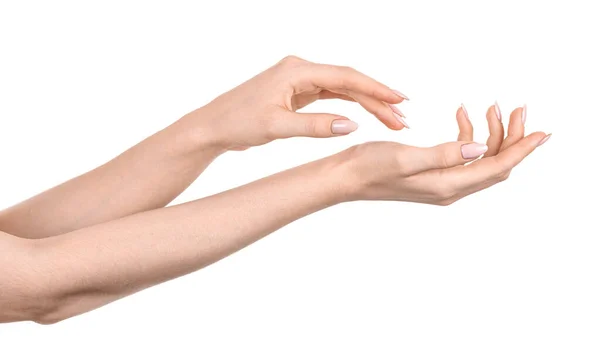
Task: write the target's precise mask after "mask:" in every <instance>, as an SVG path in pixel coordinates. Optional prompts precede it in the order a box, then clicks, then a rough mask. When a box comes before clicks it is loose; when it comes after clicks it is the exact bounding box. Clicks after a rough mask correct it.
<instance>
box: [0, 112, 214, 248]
mask: <svg viewBox="0 0 600 346" xmlns="http://www.w3.org/2000/svg"><path fill="white" fill-rule="evenodd" d="M186 121H187V119H186V118H185V117H184V118H182V119H181V120H180V121H178V122H176V123H174V124H173V125H171V126H169V127H167V128H166V129H164V130H162V131H160V132H158V133H156V134H154V135H153V136H151V137H149V138H147V139H145V140H144V141H142V142H140V143H139V144H137V145H136V146H134V147H132V148H131V149H129V150H127V151H126V152H124V153H123V154H121V155H119V156H118V157H116V158H115V159H113V160H112V161H110V162H108V163H106V164H104V165H102V166H100V167H98V168H96V169H94V170H92V171H90V172H88V173H86V174H83V175H81V176H79V177H77V178H74V179H72V180H70V181H67V182H65V183H63V184H61V185H59V186H57V187H54V188H52V189H50V190H48V191H45V192H43V193H41V194H39V195H37V196H35V197H33V198H31V199H29V200H27V201H24V202H22V203H20V204H18V205H16V206H14V207H12V208H9V209H7V210H5V211H2V212H0V230H2V231H4V232H7V233H11V234H14V235H17V236H20V237H25V238H43V237H48V236H53V235H57V234H61V233H65V232H69V231H72V230H75V229H80V228H84V227H87V226H90V225H94V224H98V223H102V222H106V221H109V220H113V219H117V218H120V217H123V216H126V215H131V214H134V213H138V212H142V211H146V210H151V209H156V208H160V207H163V206H165V205H167V204H168V203H170V202H171V201H172V200H173V199H174V198H175V197H177V196H178V195H179V194H180V193H181V192H182V191H183V190H185V189H186V188H187V187H188V186H189V185H190V184H191V183H192V182H193V181H194V180H195V179H196V178H197V177H198V175H199V174H200V173H201V172H202V171H203V170H204V169H205V168H206V167H207V166H208V165H209V164H210V163H211V162H212V161H213V160H214V159H215V158H216V157H217V156H218V155H219V154H220V153H222V150H220V149H219V148H218V147H217V146H216V145H213V143H212V139H211V138H210V134H209V133H202V132H201V130H198V129H193V128H192V127H191V126H189V124H187V123H186ZM207 130H208V129H207Z"/></svg>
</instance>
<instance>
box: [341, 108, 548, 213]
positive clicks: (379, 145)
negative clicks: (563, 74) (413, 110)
mask: <svg viewBox="0 0 600 346" xmlns="http://www.w3.org/2000/svg"><path fill="white" fill-rule="evenodd" d="M526 111H527V109H526V107H525V106H523V107H520V108H517V109H515V110H514V111H513V112H512V114H511V115H510V123H509V125H508V136H507V137H506V138H504V128H503V126H502V122H501V113H500V108H499V107H498V105H497V104H496V105H494V106H491V107H490V108H489V109H488V111H487V121H488V124H489V130H490V137H489V139H488V141H487V145H485V144H479V143H473V142H472V141H473V127H472V125H471V122H470V121H469V118H468V115H467V112H466V109H465V108H464V106H462V107H461V108H460V109H459V110H458V111H457V114H456V118H457V121H458V126H459V130H460V132H459V135H458V141H457V142H451V143H445V144H441V145H438V146H435V147H432V148H416V147H411V146H407V145H402V144H399V143H392V142H371V143H365V144H361V145H358V146H355V147H353V148H350V149H349V150H347V151H346V152H344V153H342V155H345V156H346V157H345V158H343V160H347V162H351V164H350V166H351V167H350V168H349V171H350V172H353V174H354V177H353V178H351V179H350V180H349V183H350V184H351V186H352V187H351V191H352V194H351V196H352V197H351V199H363V200H364V199H366V200H395V201H409V202H418V203H427V204H435V205H449V204H451V203H453V202H455V201H457V200H459V199H461V198H463V197H465V196H467V195H470V194H472V193H475V192H477V191H480V190H483V189H486V188H488V187H490V186H492V185H494V184H496V183H498V182H501V181H504V180H506V179H507V178H508V176H509V174H510V172H511V170H512V169H513V168H514V167H515V166H516V165H517V164H519V163H520V162H521V161H522V160H523V159H524V158H525V157H526V156H527V155H529V154H530V153H531V152H533V150H535V148H536V147H538V146H540V145H541V144H543V143H545V142H546V141H547V140H548V139H549V138H550V135H546V134H545V133H543V132H534V133H532V134H530V135H528V136H527V137H524V123H525V120H526ZM481 155H484V156H483V158H481V159H477V158H479V157H480V156H481ZM471 161H474V162H472V163H471V164H469V165H465V164H466V163H468V162H471ZM351 174H352V173H351Z"/></svg>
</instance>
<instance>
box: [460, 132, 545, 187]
mask: <svg viewBox="0 0 600 346" xmlns="http://www.w3.org/2000/svg"><path fill="white" fill-rule="evenodd" d="M545 137H546V134H545V133H544V132H534V133H532V134H530V135H529V136H527V137H525V138H522V139H521V140H519V141H518V142H517V143H514V144H513V145H512V146H510V147H508V148H506V149H505V150H503V151H502V152H500V153H499V154H498V155H496V156H492V157H487V158H484V159H481V160H479V161H477V162H473V163H472V164H470V165H468V166H466V167H464V169H460V170H455V171H454V172H455V173H454V178H453V179H455V182H456V183H457V186H460V187H461V188H464V189H467V188H471V187H476V191H478V190H481V189H483V188H484V187H485V186H486V185H485V184H486V183H490V182H491V183H492V185H493V184H495V183H498V182H500V181H502V180H504V179H506V178H507V177H508V174H509V173H510V171H511V170H512V169H513V168H514V167H515V166H516V165H518V164H519V163H520V162H521V161H523V159H524V158H525V157H527V155H529V154H531V153H532V152H533V151H534V150H535V148H536V147H537V146H538V145H540V144H541V143H543V142H542V141H543V140H544V138H545ZM487 186H489V185H487Z"/></svg>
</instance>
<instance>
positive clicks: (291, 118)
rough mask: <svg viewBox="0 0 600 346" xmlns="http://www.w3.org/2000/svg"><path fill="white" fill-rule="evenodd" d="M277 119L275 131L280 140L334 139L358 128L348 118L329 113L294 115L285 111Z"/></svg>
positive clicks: (294, 113)
mask: <svg viewBox="0 0 600 346" xmlns="http://www.w3.org/2000/svg"><path fill="white" fill-rule="evenodd" d="M285 113H286V114H284V115H283V116H280V117H278V120H277V125H276V128H277V129H276V131H277V133H278V134H279V135H280V137H281V138H288V137H317V138H326V137H336V136H343V135H347V134H349V133H351V132H354V131H355V130H356V129H357V128H358V124H357V123H355V122H354V121H352V120H349V119H348V118H345V117H343V116H340V115H336V114H329V113H296V112H289V111H285Z"/></svg>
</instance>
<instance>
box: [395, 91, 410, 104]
mask: <svg viewBox="0 0 600 346" xmlns="http://www.w3.org/2000/svg"><path fill="white" fill-rule="evenodd" d="M390 90H391V91H392V93H394V95H395V96H396V99H398V100H399V102H396V103H400V102H402V101H404V100H406V101H410V99H409V98H408V96H406V95H404V94H403V93H401V92H400V91H398V90H396V89H390Z"/></svg>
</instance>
